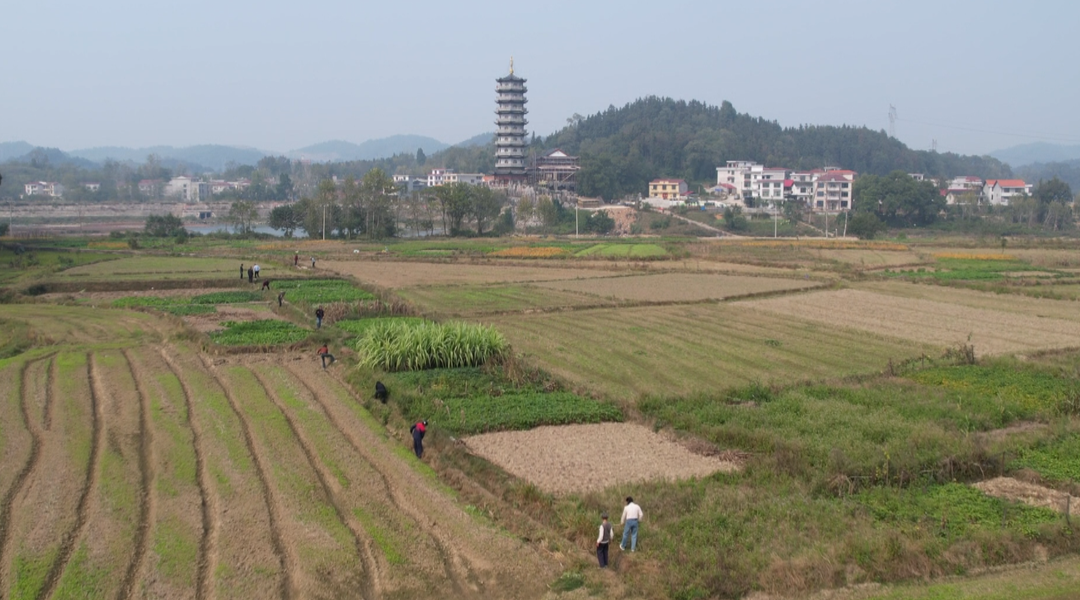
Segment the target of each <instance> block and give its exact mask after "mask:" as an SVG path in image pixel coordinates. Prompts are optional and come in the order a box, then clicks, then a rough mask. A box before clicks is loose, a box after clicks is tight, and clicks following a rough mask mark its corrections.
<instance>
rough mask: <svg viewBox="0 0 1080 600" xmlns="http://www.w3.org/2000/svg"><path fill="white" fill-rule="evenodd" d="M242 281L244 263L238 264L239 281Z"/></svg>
mask: <svg viewBox="0 0 1080 600" xmlns="http://www.w3.org/2000/svg"><path fill="white" fill-rule="evenodd" d="M243 280H244V263H240V281H243Z"/></svg>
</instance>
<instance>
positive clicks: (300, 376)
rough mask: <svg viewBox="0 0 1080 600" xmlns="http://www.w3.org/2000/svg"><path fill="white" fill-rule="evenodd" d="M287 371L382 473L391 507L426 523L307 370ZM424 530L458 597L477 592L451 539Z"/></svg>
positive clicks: (380, 473) (373, 466)
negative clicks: (331, 404) (317, 389)
mask: <svg viewBox="0 0 1080 600" xmlns="http://www.w3.org/2000/svg"><path fill="white" fill-rule="evenodd" d="M286 369H287V370H288V371H289V372H290V373H292V374H293V376H294V377H295V378H296V380H297V381H299V382H300V383H301V385H303V386H304V388H305V389H307V392H308V394H310V395H311V397H312V398H314V399H315V402H316V403H318V404H319V406H320V407H321V408H322V411H323V413H324V414H326V416H327V419H329V420H330V422H331V424H332V425H333V426H334V427H335V428H337V429H338V431H340V432H341V434H342V437H344V438H345V440H347V441H348V443H349V445H350V446H352V448H353V449H354V450H355V451H356V452H357V453H358V454H359V455H360V456H361V457H363V458H364V459H365V460H366V461H367V462H368V463H369V464H370V465H371V467H372V469H373V470H374V471H375V472H376V473H378V474H379V478H380V480H381V481H382V487H383V488H384V489H385V490H386V497H387V498H388V499H389V500H390V502H391V504H393V506H394V507H395V508H396V509H398V510H400V511H401V512H402V513H404V514H405V515H407V516H408V517H409V518H410V519H412V520H413V521H414V522H416V523H418V524H423V523H424V521H425V519H424V515H423V513H422V511H420V510H419V509H418V508H416V507H415V506H414V505H413V504H411V503H410V502H408V501H407V500H406V499H405V498H403V497H402V494H401V493H400V492H399V491H397V487H396V486H394V485H392V484H391V481H390V476H389V475H387V472H386V471H387V468H386V465H385V464H382V463H383V461H380V460H377V457H376V454H375V453H374V452H371V450H370V449H369V447H367V446H365V445H364V444H361V443H360V442H359V440H358V439H357V438H356V434H355V432H354V430H353V429H352V428H348V427H344V426H343V424H342V423H341V420H340V418H339V417H338V416H337V415H335V414H334V412H333V411H332V410H330V408H329V406H328V404H327V402H328V400H323V399H322V398H321V397H320V396H319V394H318V393H317V391H316V390H315V387H314V386H313V385H312V384H311V382H310V379H309V378H310V377H311V375H310V374H309V373H308V372H306V371H305V370H304V369H302V368H298V367H296V366H294V365H287V366H286ZM337 386H338V388H339V389H342V390H344V391H345V392H346V394H348V395H349V397H350V398H352V399H353V400H356V401H357V402H359V399H358V398H356V396H355V395H354V394H353V393H352V390H351V389H350V388H349V387H348V386H346V385H344V384H342V383H340V382H337ZM421 529H422V531H423V532H424V534H425V535H427V536H428V537H429V539H431V541H432V543H433V544H434V545H435V548H436V550H437V551H438V554H439V557H440V559H441V560H442V563H443V569H444V570H445V572H446V576H447V578H448V579H449V580H450V583H451V584H452V585H453V587H454V596H455V597H458V598H461V597H466V596H468V595H470V594H473V593H475V592H476V590H475V589H474V588H473V586H471V585H470V584H469V583H468V575H467V574H468V573H470V572H471V569H470V568H469V566H468V564H467V562H466V561H465V559H464V558H463V557H462V556H461V555H460V554H459V553H458V552H457V551H456V550H455V549H454V547H453V544H452V542H451V540H448V539H447V538H446V535H445V534H444V533H442V532H440V531H439V530H438V529H437V528H435V527H422V528H421ZM461 573H466V576H465V578H464V579H465V580H464V581H463V578H462V576H461V575H460V574H461Z"/></svg>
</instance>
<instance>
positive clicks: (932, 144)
mask: <svg viewBox="0 0 1080 600" xmlns="http://www.w3.org/2000/svg"><path fill="white" fill-rule="evenodd" d="M930 149H931V150H933V151H934V152H937V140H930Z"/></svg>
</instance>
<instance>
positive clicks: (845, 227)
mask: <svg viewBox="0 0 1080 600" xmlns="http://www.w3.org/2000/svg"><path fill="white" fill-rule="evenodd" d="M848 212H849V211H846V210H845V211H844V237H845V238H846V237H847V214H848Z"/></svg>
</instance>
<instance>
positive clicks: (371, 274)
mask: <svg viewBox="0 0 1080 600" xmlns="http://www.w3.org/2000/svg"><path fill="white" fill-rule="evenodd" d="M323 265H324V266H325V268H326V269H329V270H333V271H335V272H338V273H341V274H342V275H349V276H352V277H355V278H356V279H358V280H360V281H362V282H364V283H369V284H374V285H378V286H380V287H388V288H402V287H412V286H417V285H447V284H469V283H499V282H522V281H551V280H556V279H577V278H587V277H610V276H613V275H620V274H621V273H620V272H619V271H614V270H612V271H605V270H598V269H576V268H565V267H562V266H561V265H559V266H556V265H553V266H551V267H546V266H521V265H515V264H505V265H502V264H495V265H475V264H462V263H422V262H394V261H381V260H380V261H348V262H343V261H326V262H325V263H323Z"/></svg>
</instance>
